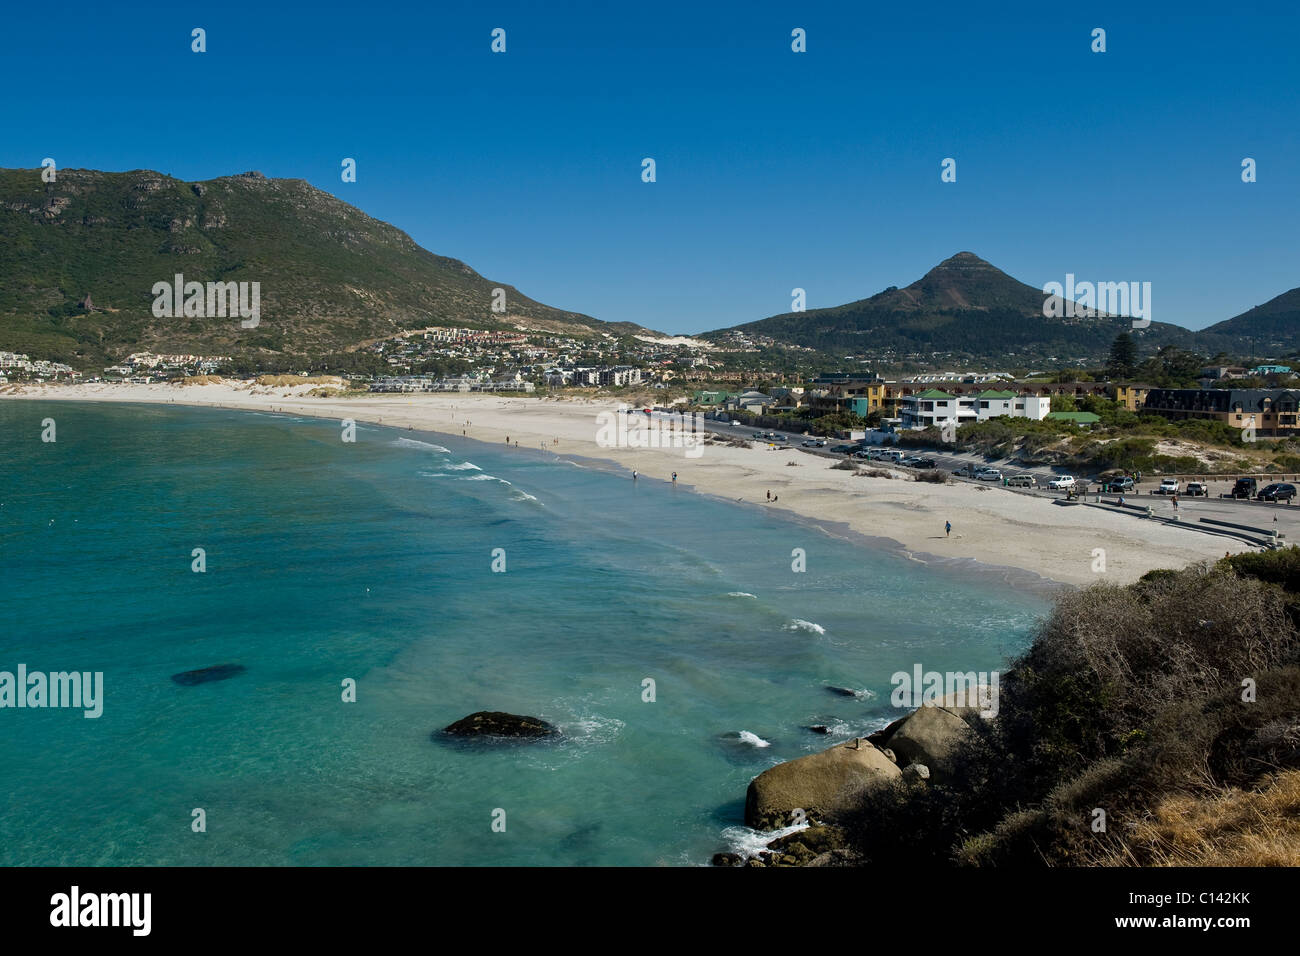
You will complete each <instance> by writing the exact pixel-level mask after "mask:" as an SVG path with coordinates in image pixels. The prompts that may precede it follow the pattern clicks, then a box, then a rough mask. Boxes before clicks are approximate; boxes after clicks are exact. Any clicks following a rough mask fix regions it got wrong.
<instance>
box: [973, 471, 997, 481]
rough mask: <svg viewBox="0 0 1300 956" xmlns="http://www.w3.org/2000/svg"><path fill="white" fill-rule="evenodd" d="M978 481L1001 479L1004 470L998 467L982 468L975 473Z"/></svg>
mask: <svg viewBox="0 0 1300 956" xmlns="http://www.w3.org/2000/svg"><path fill="white" fill-rule="evenodd" d="M975 480H976V481H1001V480H1002V472H1000V471H998V470H997V469H996V468H981V469H980V470H979V471H977V472H976V473H975Z"/></svg>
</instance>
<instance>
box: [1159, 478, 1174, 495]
mask: <svg viewBox="0 0 1300 956" xmlns="http://www.w3.org/2000/svg"><path fill="white" fill-rule="evenodd" d="M1160 494H1162V495H1176V494H1178V479H1177V478H1162V479H1160Z"/></svg>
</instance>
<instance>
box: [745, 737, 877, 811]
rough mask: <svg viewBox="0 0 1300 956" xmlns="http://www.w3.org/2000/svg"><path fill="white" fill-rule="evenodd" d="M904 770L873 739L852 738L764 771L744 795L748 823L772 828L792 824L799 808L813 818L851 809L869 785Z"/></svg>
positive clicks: (752, 781) (873, 785)
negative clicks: (857, 797)
mask: <svg viewBox="0 0 1300 956" xmlns="http://www.w3.org/2000/svg"><path fill="white" fill-rule="evenodd" d="M901 775H902V771H900V770H899V769H898V767H897V766H896V765H895V764H894V763H893V762H892V761H891V760H890V759H889V758H888V757H886V756H885V755H884V754H882V753H881V752H880V751H879V750H877V749H876V748H875V747H874V746H872V744H871V743H869V742H868V741H866V740H863V739H855V740H850V741H849V742H847V743H843V744H839V745H837V746H834V747H832V748H830V749H829V750H824V751H822V752H821V753H816V754H809V755H808V756H807V757H799V758H798V759H797V760H790V761H787V762H786V763H779V764H777V765H776V766H775V767H771V768H769V769H767V770H764V771H763V772H762V773H760V774H759V775H758V776H757V777H755V778H754V779H753V780H751V781H750V783H749V790H748V791H747V792H746V793H745V824H746V825H747V826H751V827H754V828H755V829H772V828H774V827H777V826H784V825H787V824H789V823H790V822H791V820H790V814H791V812H792V811H794V810H803V811H804V812H805V814H806V815H807V816H808V817H810V818H816V819H821V818H825V817H828V816H833V815H834V814H835V813H836V812H838V811H840V810H844V809H846V808H848V807H849V806H850V805H851V804H852V803H853V801H854V798H855V797H856V796H857V794H858V793H859V792H861V791H862V790H863V789H865V788H872V787H878V786H886V785H888V784H891V783H893V782H894V781H896V780H897V779H898V778H899V777H900V776H901Z"/></svg>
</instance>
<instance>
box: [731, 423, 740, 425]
mask: <svg viewBox="0 0 1300 956" xmlns="http://www.w3.org/2000/svg"><path fill="white" fill-rule="evenodd" d="M731 424H733V425H739V424H740V422H732V423H731Z"/></svg>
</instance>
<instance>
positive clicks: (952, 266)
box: [925, 252, 1006, 279]
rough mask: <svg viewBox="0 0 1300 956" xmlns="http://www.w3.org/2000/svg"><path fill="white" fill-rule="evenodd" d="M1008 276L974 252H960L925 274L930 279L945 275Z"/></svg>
mask: <svg viewBox="0 0 1300 956" xmlns="http://www.w3.org/2000/svg"><path fill="white" fill-rule="evenodd" d="M981 274H982V275H990V274H992V275H1006V273H1005V272H1003V271H1002V270H1001V269H999V268H998V267H997V266H995V265H993V263H991V262H988V261H986V260H984V259H981V258H980V257H979V256H977V255H975V253H973V252H959V253H957V254H956V255H955V256H949V257H948V258H947V259H944V260H943V262H941V263H939V264H938V265H937V266H935V267H934V268H933V269H931V270H930V271H929V272H927V273H926V274H925V278H926V279H928V278H930V277H931V276H943V275H981Z"/></svg>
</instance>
